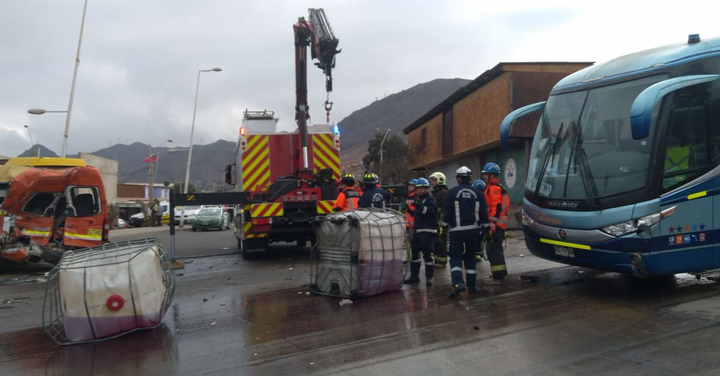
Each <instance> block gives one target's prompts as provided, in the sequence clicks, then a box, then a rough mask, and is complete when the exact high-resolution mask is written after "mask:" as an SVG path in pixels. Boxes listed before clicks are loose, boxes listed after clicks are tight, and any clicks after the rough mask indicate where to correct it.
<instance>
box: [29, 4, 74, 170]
mask: <svg viewBox="0 0 720 376" xmlns="http://www.w3.org/2000/svg"><path fill="white" fill-rule="evenodd" d="M86 10H87V0H85V4H84V5H83V13H82V20H81V21H80V37H79V38H78V46H77V53H76V54H75V68H74V69H73V77H72V85H71V86H70V100H69V101H68V108H67V111H46V110H44V109H41V108H31V109H29V110H28V112H29V113H31V114H33V115H42V114H44V113H46V112H55V113H58V112H64V113H66V114H67V115H66V116H65V132H63V142H62V151H61V152H60V156H61V157H63V158H65V156H66V155H67V139H68V132H69V131H70V115H71V114H72V105H73V98H74V97H75V82H76V81H77V72H78V66H79V65H80V47H81V46H82V36H83V29H84V28H85V11H86Z"/></svg>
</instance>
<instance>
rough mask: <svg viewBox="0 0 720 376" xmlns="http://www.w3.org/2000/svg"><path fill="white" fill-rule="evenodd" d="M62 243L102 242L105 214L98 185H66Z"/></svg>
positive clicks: (85, 244) (96, 243) (91, 243)
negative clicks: (66, 200) (65, 208)
mask: <svg viewBox="0 0 720 376" xmlns="http://www.w3.org/2000/svg"><path fill="white" fill-rule="evenodd" d="M66 197H67V198H69V199H68V202H67V205H68V208H67V211H66V212H67V217H66V218H65V230H64V241H63V242H64V244H65V245H68V246H74V247H94V246H96V245H98V244H100V243H102V236H103V226H104V225H105V223H104V219H105V215H104V213H103V212H102V204H101V198H100V192H99V189H98V187H77V186H74V187H68V188H67V191H66Z"/></svg>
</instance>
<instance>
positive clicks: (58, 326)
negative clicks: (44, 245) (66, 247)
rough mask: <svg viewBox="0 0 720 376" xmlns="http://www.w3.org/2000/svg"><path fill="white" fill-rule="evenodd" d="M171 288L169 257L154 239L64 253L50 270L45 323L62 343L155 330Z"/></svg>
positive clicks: (163, 311) (171, 293) (168, 305)
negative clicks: (142, 330)
mask: <svg viewBox="0 0 720 376" xmlns="http://www.w3.org/2000/svg"><path fill="white" fill-rule="evenodd" d="M174 292H175V274H174V272H173V269H172V263H171V260H170V257H169V255H168V254H167V253H166V252H165V250H164V248H163V247H162V245H161V244H160V243H158V241H157V240H156V239H154V238H148V239H138V240H131V241H127V242H118V243H107V244H104V245H102V246H97V247H92V248H85V249H82V250H78V251H74V252H72V251H68V252H66V253H65V254H64V255H63V258H62V259H61V260H60V262H59V263H58V264H57V265H56V266H55V267H54V268H53V269H52V270H51V271H50V272H49V274H48V282H47V289H46V290H45V300H44V302H43V327H44V328H45V331H46V332H47V333H48V334H49V335H50V337H52V339H53V340H55V342H57V343H58V344H60V345H67V344H73V343H85V342H95V341H100V340H107V339H111V338H116V337H119V336H121V335H124V334H127V333H130V332H133V331H136V330H140V329H148V328H154V327H156V326H158V325H159V324H160V322H161V321H162V318H163V316H164V315H165V312H167V310H168V308H169V307H170V303H171V302H172V299H173V295H174Z"/></svg>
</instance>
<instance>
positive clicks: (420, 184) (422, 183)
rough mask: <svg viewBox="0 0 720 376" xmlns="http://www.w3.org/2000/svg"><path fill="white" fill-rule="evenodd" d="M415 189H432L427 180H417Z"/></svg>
mask: <svg viewBox="0 0 720 376" xmlns="http://www.w3.org/2000/svg"><path fill="white" fill-rule="evenodd" d="M415 187H426V188H427V187H430V182H429V181H428V180H427V179H425V178H417V179H415Z"/></svg>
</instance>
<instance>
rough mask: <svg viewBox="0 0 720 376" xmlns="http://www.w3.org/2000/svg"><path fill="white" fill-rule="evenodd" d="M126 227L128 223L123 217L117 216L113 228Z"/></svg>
mask: <svg viewBox="0 0 720 376" xmlns="http://www.w3.org/2000/svg"><path fill="white" fill-rule="evenodd" d="M126 227H128V225H127V223H126V222H125V220H124V219H122V218H118V219H117V221H115V228H126Z"/></svg>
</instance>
